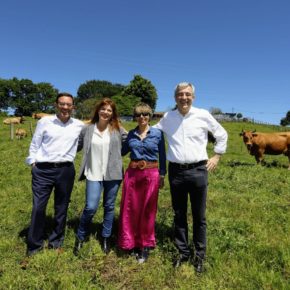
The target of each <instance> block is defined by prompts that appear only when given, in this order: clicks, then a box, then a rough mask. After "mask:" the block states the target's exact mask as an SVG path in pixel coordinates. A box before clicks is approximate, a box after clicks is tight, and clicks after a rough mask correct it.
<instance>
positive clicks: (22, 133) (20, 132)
mask: <svg viewBox="0 0 290 290" xmlns="http://www.w3.org/2000/svg"><path fill="white" fill-rule="evenodd" d="M15 135H16V138H17V139H18V140H19V139H22V138H24V137H26V136H27V132H26V130H25V129H22V128H17V129H16V131H15Z"/></svg>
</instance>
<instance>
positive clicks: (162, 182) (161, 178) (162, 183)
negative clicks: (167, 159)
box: [159, 175, 164, 188]
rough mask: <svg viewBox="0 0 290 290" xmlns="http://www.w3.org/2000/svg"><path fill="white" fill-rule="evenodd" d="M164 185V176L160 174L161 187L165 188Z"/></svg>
mask: <svg viewBox="0 0 290 290" xmlns="http://www.w3.org/2000/svg"><path fill="white" fill-rule="evenodd" d="M163 187H164V176H163V175H160V176H159V188H163Z"/></svg>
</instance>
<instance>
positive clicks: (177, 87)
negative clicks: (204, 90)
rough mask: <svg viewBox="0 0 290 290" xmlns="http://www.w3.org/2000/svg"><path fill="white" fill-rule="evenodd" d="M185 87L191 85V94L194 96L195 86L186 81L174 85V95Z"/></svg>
mask: <svg viewBox="0 0 290 290" xmlns="http://www.w3.org/2000/svg"><path fill="white" fill-rule="evenodd" d="M187 87H191V89H192V95H193V96H194V92H195V87H194V85H193V84H192V83H188V82H182V83H179V84H178V85H177V86H176V87H175V90H174V96H175V97H176V95H177V94H178V92H179V91H180V90H183V89H185V88H187Z"/></svg>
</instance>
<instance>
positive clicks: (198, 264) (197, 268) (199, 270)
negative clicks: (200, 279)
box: [193, 257, 204, 274]
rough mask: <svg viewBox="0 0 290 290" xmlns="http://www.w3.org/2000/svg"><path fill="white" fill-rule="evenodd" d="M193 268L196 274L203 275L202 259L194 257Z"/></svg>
mask: <svg viewBox="0 0 290 290" xmlns="http://www.w3.org/2000/svg"><path fill="white" fill-rule="evenodd" d="M193 266H194V268H195V272H196V273H197V274H201V273H203V272H204V259H202V258H200V257H195V259H194V263H193Z"/></svg>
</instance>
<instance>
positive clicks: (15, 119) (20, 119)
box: [3, 117, 25, 125]
mask: <svg viewBox="0 0 290 290" xmlns="http://www.w3.org/2000/svg"><path fill="white" fill-rule="evenodd" d="M24 120H25V119H24V117H12V118H7V119H5V120H4V121H3V124H5V125H10V124H20V123H21V124H22V123H24Z"/></svg>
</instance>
